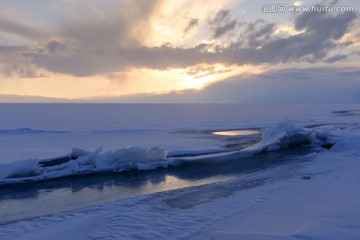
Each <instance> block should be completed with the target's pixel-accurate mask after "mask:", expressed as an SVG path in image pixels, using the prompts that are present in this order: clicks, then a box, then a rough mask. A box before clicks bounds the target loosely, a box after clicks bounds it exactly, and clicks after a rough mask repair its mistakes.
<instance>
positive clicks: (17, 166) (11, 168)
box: [0, 159, 39, 179]
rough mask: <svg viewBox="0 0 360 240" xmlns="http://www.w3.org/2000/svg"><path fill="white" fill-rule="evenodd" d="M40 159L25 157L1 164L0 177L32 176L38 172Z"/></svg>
mask: <svg viewBox="0 0 360 240" xmlns="http://www.w3.org/2000/svg"><path fill="white" fill-rule="evenodd" d="M38 161H39V160H38V159H25V160H20V161H16V162H11V163H5V164H1V165H0V179H5V178H21V177H30V176H35V175H37V174H38V172H37V165H38Z"/></svg>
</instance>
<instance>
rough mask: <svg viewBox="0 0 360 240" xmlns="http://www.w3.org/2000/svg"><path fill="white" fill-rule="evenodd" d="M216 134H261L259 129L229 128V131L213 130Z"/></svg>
mask: <svg viewBox="0 0 360 240" xmlns="http://www.w3.org/2000/svg"><path fill="white" fill-rule="evenodd" d="M212 133H213V134H215V135H221V136H247V135H253V134H259V133H260V131H259V130H246V129H242V130H229V131H220V132H212Z"/></svg>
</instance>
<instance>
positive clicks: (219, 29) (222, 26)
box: [209, 9, 238, 38]
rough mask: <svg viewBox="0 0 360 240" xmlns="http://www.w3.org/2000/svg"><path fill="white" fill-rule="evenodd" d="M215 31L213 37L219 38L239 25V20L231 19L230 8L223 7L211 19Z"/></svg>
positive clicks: (210, 22)
mask: <svg viewBox="0 0 360 240" xmlns="http://www.w3.org/2000/svg"><path fill="white" fill-rule="evenodd" d="M209 24H210V25H211V28H212V31H213V38H219V37H221V36H223V35H225V34H227V33H229V32H231V31H233V30H235V28H236V26H237V25H238V21H237V20H234V19H231V15H230V10H229V9H227V10H225V9H222V10H220V11H219V12H218V13H217V14H216V15H215V17H214V19H212V20H210V21H209Z"/></svg>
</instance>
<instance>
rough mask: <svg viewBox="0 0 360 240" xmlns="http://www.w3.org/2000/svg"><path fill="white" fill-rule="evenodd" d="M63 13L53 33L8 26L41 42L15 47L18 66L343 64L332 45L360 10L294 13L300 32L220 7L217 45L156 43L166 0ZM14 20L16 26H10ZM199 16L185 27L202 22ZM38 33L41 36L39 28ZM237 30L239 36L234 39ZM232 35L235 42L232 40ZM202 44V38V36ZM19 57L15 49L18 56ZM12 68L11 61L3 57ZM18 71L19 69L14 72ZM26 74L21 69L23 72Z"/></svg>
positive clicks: (214, 30)
mask: <svg viewBox="0 0 360 240" xmlns="http://www.w3.org/2000/svg"><path fill="white" fill-rule="evenodd" d="M66 3H67V4H68V5H66V6H65V7H64V6H63V7H64V8H65V9H62V14H60V17H58V18H57V21H56V24H57V25H56V29H55V30H53V31H52V32H49V33H48V35H49V34H50V33H51V34H50V35H51V36H48V35H44V34H41V31H38V32H37V31H35V34H33V33H31V32H29V31H28V30H26V29H27V28H25V27H22V25H16V24H15V22H14V21H13V22H12V23H11V24H13V25H11V24H10V22H11V21H9V20H8V19H7V23H6V24H2V25H1V24H0V31H1V30H2V31H7V32H9V31H10V30H11V29H13V30H12V31H13V32H15V33H16V34H19V35H22V36H23V37H28V38H32V39H33V38H34V39H36V38H39V41H38V45H39V46H37V47H30V46H28V47H26V50H25V49H24V51H20V50H19V49H8V52H7V53H6V54H7V56H9V57H10V58H12V59H13V61H12V64H14V63H15V64H16V65H17V66H20V65H21V66H22V67H20V68H19V67H18V68H17V69H21V68H23V69H25V67H24V66H33V67H35V66H36V67H37V68H39V69H46V70H47V71H50V72H54V73H62V74H69V75H73V76H80V77H81V76H93V75H108V74H110V73H113V72H121V71H126V69H129V68H151V69H159V70H164V69H169V68H187V67H191V66H195V65H198V64H210V65H211V64H216V63H221V64H224V65H244V64H253V65H258V64H277V63H284V62H318V61H325V62H335V61H339V60H342V59H345V58H346V57H345V56H341V57H340V55H338V56H329V52H330V51H331V50H334V49H337V48H339V47H341V46H343V45H341V44H340V43H337V40H339V39H340V38H341V37H342V36H344V35H345V34H346V33H347V32H348V30H349V27H350V26H351V24H352V22H353V20H354V19H355V18H356V14H355V13H351V12H346V13H340V14H336V15H334V14H326V13H301V14H298V15H296V17H295V18H294V27H295V29H296V30H298V31H299V33H298V34H295V35H291V36H279V35H276V34H275V29H276V26H277V25H276V24H275V23H269V22H265V21H262V20H259V21H256V22H253V23H241V22H239V20H237V19H233V18H232V16H231V14H230V10H220V11H218V12H217V13H216V15H215V17H214V18H212V19H211V20H210V21H208V22H207V23H206V22H204V24H208V25H209V29H210V30H211V35H212V38H210V39H209V41H208V42H210V43H201V44H197V45H194V46H192V47H187V48H184V47H182V46H180V45H179V46H171V45H162V46H151V44H149V42H151V41H150V40H151V35H152V30H151V23H152V22H153V19H154V18H155V17H156V16H157V14H159V13H158V12H159V8H161V4H162V1H160V0H157V1H155V0H153V1H148V0H135V1H110V4H108V5H103V4H99V3H98V2H97V1H84V0H81V1H66ZM9 24H10V25H9ZM198 24H199V21H198V19H196V18H192V19H190V20H189V22H188V23H187V25H186V28H185V30H187V31H190V30H191V29H192V28H194V27H195V26H198ZM36 32H37V33H36ZM230 35H231V38H228V36H230ZM229 39H230V40H229ZM194 42H195V41H194ZM11 54H13V55H12V56H11ZM0 63H1V64H2V66H3V71H2V72H3V73H4V72H5V71H4V68H5V67H6V66H8V65H9V63H8V59H6V58H1V57H0ZM14 71H16V70H14ZM19 71H20V70H19Z"/></svg>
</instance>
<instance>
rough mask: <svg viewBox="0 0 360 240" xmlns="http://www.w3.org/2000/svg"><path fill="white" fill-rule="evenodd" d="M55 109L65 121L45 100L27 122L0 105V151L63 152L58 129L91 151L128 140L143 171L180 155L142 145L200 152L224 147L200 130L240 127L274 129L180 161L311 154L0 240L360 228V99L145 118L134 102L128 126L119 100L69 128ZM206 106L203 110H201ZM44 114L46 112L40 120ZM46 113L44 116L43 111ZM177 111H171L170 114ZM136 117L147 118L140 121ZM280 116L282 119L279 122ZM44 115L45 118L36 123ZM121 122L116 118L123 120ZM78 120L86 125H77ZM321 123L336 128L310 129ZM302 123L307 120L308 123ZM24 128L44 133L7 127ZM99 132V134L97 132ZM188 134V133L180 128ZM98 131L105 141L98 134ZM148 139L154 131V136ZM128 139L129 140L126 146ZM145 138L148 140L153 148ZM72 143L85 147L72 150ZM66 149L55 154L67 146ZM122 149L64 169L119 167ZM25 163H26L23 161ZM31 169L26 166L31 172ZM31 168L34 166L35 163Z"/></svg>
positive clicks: (4, 232) (350, 235) (48, 221)
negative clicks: (290, 150)
mask: <svg viewBox="0 0 360 240" xmlns="http://www.w3.org/2000/svg"><path fill="white" fill-rule="evenodd" d="M6 106H8V105H6ZM61 106H62V108H64V109H65V110H64V109H63V113H64V116H67V117H64V119H63V121H59V122H58V124H56V123H54V121H55V122H56V119H57V117H59V115H62V113H59V112H60V111H56V113H54V112H52V111H49V109H47V107H48V106H47V105H46V106H44V107H43V108H42V109H41V108H35V107H34V109H35V110H37V111H38V113H37V114H34V115H31V116H29V118H28V119H26V118H24V117H23V118H21V119H19V117H20V116H21V114H24V112H20V113H19V109H22V108H23V109H25V107H24V106H22V105H21V106H17V107H16V108H17V110H16V108H15V110H14V109H12V108H8V109H4V108H5V107H4V105H3V106H1V107H0V108H1V110H2V112H6V111H7V113H8V114H7V115H6V116H7V117H5V118H1V120H0V122H1V126H2V128H3V131H2V133H1V134H0V139H1V140H2V143H4V144H1V145H2V146H1V149H0V153H1V154H2V155H1V156H2V157H3V156H6V157H9V158H12V155H11V151H10V150H8V149H7V147H10V149H12V150H14V151H15V149H16V148H18V149H19V152H21V154H25V153H26V154H28V153H29V152H30V151H28V148H32V149H36V151H34V152H33V154H34V155H31V156H28V158H35V159H36V160H34V161H33V162H36V163H37V164H38V161H39V160H38V158H44V157H49V156H47V155H46V154H44V155H41V154H40V155H36V154H38V153H40V152H41V151H40V150H41V149H40V147H41V146H43V147H48V149H52V151H51V153H52V154H55V155H52V156H56V154H58V153H60V152H61V151H63V150H64V146H65V144H64V145H61V146H59V147H58V148H57V147H56V144H54V142H52V140H53V139H57V138H59V139H60V140H59V139H57V140H55V143H56V142H57V141H59V142H62V141H63V140H64V139H65V138H63V137H62V136H59V134H60V135H61V134H68V133H58V132H60V131H64V132H72V133H71V134H70V135H68V136H67V138H68V140H69V141H70V143H71V144H72V145H71V146H72V147H81V148H85V149H95V148H91V147H92V146H90V145H91V144H93V145H98V146H100V145H106V144H105V143H109V146H104V148H105V149H106V150H108V149H113V150H114V149H117V148H120V149H123V147H125V146H127V145H133V146H138V147H139V148H136V149H137V150H136V151H140V152H142V153H141V154H142V156H145V158H142V159H140V160H139V161H135V162H136V164H137V163H141V164H140V165H141V166H142V167H144V165H143V164H144V163H146V164H150V165H151V164H155V165H156V166H158V164H159V162H160V163H161V164H164V162H166V164H172V163H173V161H175V162H176V161H179V158H177V159H175V160H174V158H167V157H166V156H164V155H162V153H163V152H161V151H160V150H159V149H158V148H156V151H155V154H150V157H147V155H146V154H147V152H146V151H149V150H141V149H142V148H144V147H145V148H146V149H149V147H159V148H161V149H165V150H167V151H174V150H176V151H184V150H193V151H195V150H200V151H204V149H205V150H209V149H210V150H209V151H213V150H214V149H223V148H224V146H223V144H224V139H219V138H213V137H209V135H207V134H204V135H202V134H200V135H199V134H198V133H199V131H200V132H201V133H203V132H208V131H221V130H227V129H242V128H263V129H265V128H267V127H270V126H273V127H272V128H268V129H265V130H263V134H262V135H263V138H262V140H261V142H259V143H257V144H255V145H252V146H250V147H248V148H245V149H242V150H238V151H235V152H231V153H230V152H225V153H213V154H210V155H208V156H206V157H204V156H195V157H180V163H181V162H184V161H200V162H201V161H218V160H221V161H222V162H221V163H219V164H226V161H227V160H228V159H234V158H237V159H239V160H241V157H243V155H244V154H245V155H247V156H248V154H250V156H251V155H253V154H256V153H258V152H260V151H277V150H278V149H281V148H284V147H288V146H292V145H294V144H310V145H311V146H313V147H314V148H317V149H318V151H316V152H313V153H311V154H308V155H305V156H302V157H300V158H299V159H298V161H291V162H290V163H288V164H282V165H276V166H274V167H273V168H267V169H265V170H262V171H258V172H255V173H253V174H250V175H246V176H243V177H239V178H235V179H230V180H227V181H222V182H216V183H211V184H206V185H200V186H193V187H187V188H181V189H176V190H171V191H165V192H157V193H152V194H147V195H142V196H137V197H133V198H129V199H125V200H121V201H116V202H113V203H107V204H102V205H97V206H92V207H88V208H84V209H78V210H75V211H71V212H65V213H57V214H55V215H52V216H45V217H40V218H35V219H28V220H26V219H24V220H22V221H17V222H14V223H8V224H6V225H2V226H0V239H359V238H360V225H359V224H358V223H359V222H360V191H358V186H359V183H360V175H359V174H358V173H359V172H360V125H359V118H360V116H359V111H358V110H359V109H360V106H359V105H358V106H356V105H351V106H349V105H348V106H344V105H338V106H335V105H316V106H315V105H300V106H296V105H294V106H284V105H283V106H279V105H278V106H251V107H249V106H243V105H242V106H239V105H222V106H220V105H215V106H211V105H196V106H191V105H190V106H189V107H188V108H190V109H191V110H190V109H188V108H187V107H186V106H185V105H181V106H180V107H179V106H177V110H176V111H175V110H174V108H176V107H174V106H171V105H169V106H161V107H159V106H157V108H158V109H157V110H154V109H152V110H151V109H149V107H147V108H146V107H145V108H144V109H147V111H148V113H147V114H145V113H139V112H138V110H139V108H140V107H137V112H136V113H132V117H136V118H134V119H136V121H135V120H133V121H130V122H129V119H122V118H121V114H123V113H121V114H119V113H116V114H115V113H113V110H114V108H116V107H117V106H116V105H110V106H111V107H108V108H109V109H108V110H107V113H108V116H105V115H104V114H102V115H96V114H95V115H93V116H94V118H89V121H86V119H87V117H90V116H87V115H86V114H89V115H90V110H89V112H88V113H85V114H84V115H81V117H80V116H75V117H73V124H71V118H72V117H70V116H73V115H68V112H66V111H70V110H69V109H68V108H66V107H63V105H61ZM100 106H103V105H100ZM204 106H205V107H204ZM127 107H128V108H129V109H131V108H130V107H129V106H127ZM70 108H72V107H70ZM203 108H206V109H205V110H203V112H201V111H200V110H201V109H203ZM34 109H33V110H34ZM39 109H40V110H39ZM66 109H67V110H66ZM129 109H128V110H129ZM135 109H136V108H135ZM58 110H59V109H58ZM164 110H167V113H168V114H169V112H171V111H173V112H171V114H170V115H169V116H168V117H167V118H166V116H167V115H161V114H162V111H164ZM236 110H237V111H236ZM41 111H43V112H42V114H43V115H41V116H39V115H38V114H39V112H41ZM46 111H49V113H48V115H47V116H44V114H45V113H46ZM334 111H337V112H334ZM340 111H343V112H340ZM35 112H36V111H35ZM79 112H81V111H79ZM199 112H200V113H199ZM175 113H176V114H177V115H176V116H174V115H173V114H175ZM142 114H143V115H144V116H143V117H142V118H141V115H142ZM109 115H112V116H111V117H112V118H111V120H109ZM42 116H43V117H42ZM211 116H212V117H211ZM102 117H104V119H102ZM12 118H13V120H12ZM128 118H130V117H128ZM283 118H288V119H286V120H281V119H283ZM41 119H45V120H43V122H41V121H40V120H41ZM121 119H122V120H123V121H120V120H121ZM139 119H142V120H139ZM52 120H54V121H52ZM156 120H159V122H158V123H157V124H158V125H156ZM48 121H49V122H48ZM82 121H84V124H81V122H82ZM100 123H103V124H100ZM326 123H331V124H333V125H325V126H323V125H318V126H316V125H317V124H326ZM339 123H340V124H339ZM76 124H78V125H76ZM310 125H313V126H310ZM303 126H308V128H304V127H303ZM25 127H26V128H30V129H33V130H36V129H37V130H41V131H48V132H47V133H44V132H42V133H39V132H38V133H36V132H32V130H25V132H27V133H24V132H21V131H20V133H19V132H18V131H17V130H15V131H14V129H19V128H25ZM126 129H127V130H132V131H136V132H137V133H138V135H139V136H136V137H135V136H134V135H132V133H129V132H127V133H126V134H123V132H122V134H119V132H117V133H116V134H115V136H116V138H117V139H122V141H124V142H125V143H124V142H122V143H120V144H119V146H118V147H116V148H113V146H115V143H114V142H112V141H113V140H114V139H113V138H112V137H113V136H114V131H113V130H121V131H124V130H126ZM10 130H12V131H13V132H11V131H10ZM155 130H156V131H155ZM29 131H30V132H29ZM97 131H101V133H100V135H98V134H99V132H97ZM104 131H108V132H107V134H103V133H104ZM141 131H143V132H141ZM159 132H161V134H160V135H162V136H166V137H164V138H161V137H160V138H159V139H160V140H159V139H157V137H159V136H160V135H156V134H157V133H159ZM189 132H190V133H192V134H187V133H189ZM84 133H85V135H82V136H81V137H80V138H77V137H76V136H78V135H77V134H79V135H81V134H84ZM90 133H91V134H90ZM101 134H103V135H101ZM154 134H155V135H154ZM86 135H87V136H86ZM39 136H40V137H42V138H44V139H47V140H48V141H47V143H46V144H45V143H44V144H43V145H37V143H36V141H33V142H32V143H28V142H27V141H28V140H29V138H30V139H32V140H34V139H35V140H36V139H38V137H39ZM89 136H94V137H93V139H92V140H91V141H88V142H86V143H85V144H83V143H80V142H81V141H80V142H77V141H78V140H81V139H86V138H87V137H89ZM99 136H102V137H101V138H99ZM140 136H141V137H140ZM151 136H153V141H152V140H151V138H152V137H151ZM7 139H11V140H14V139H16V140H17V142H18V145H17V146H16V145H14V144H15V143H14V142H12V141H10V143H8V142H7ZM126 139H129V143H128V144H126ZM169 141H171V143H169ZM90 142H91V144H90ZM101 142H102V143H101ZM134 142H136V144H133V143H134ZM204 142H205V144H204ZM99 143H100V144H99ZM150 143H154V144H152V145H150ZM77 144H80V145H81V144H83V145H81V146H77ZM87 144H88V145H87ZM171 144H173V145H171ZM3 145H5V146H3ZM170 145H171V146H172V147H170ZM332 145H333V146H332ZM321 146H325V147H327V148H330V147H331V149H330V150H327V149H326V148H322V147H321ZM69 149H71V148H69ZM69 149H68V150H67V151H64V152H62V153H66V152H68V151H69ZM121 151H124V150H120V153H116V152H112V153H104V154H103V153H100V152H96V151H95V152H92V153H90V155H91V154H93V155H92V156H90V155H89V153H86V154H85V155H84V156H83V157H80V158H78V159H77V160H80V162H78V164H77V165H76V166H71V167H70V168H69V169H73V170H74V169H75V170H76V167H79V166H87V167H89V166H91V167H92V168H93V169H94V168H97V166H105V167H109V166H112V167H114V166H115V168H119V166H120V165H119V157H116V156H118V155H117V154H120V155H119V156H121V158H123V157H124V156H129V155H128V153H124V152H122V153H121ZM143 151H145V155H143V153H144V152H143ZM75 152H76V151H75ZM185 152H187V151H185ZM205 152H206V151H205ZM21 154H19V155H18V156H20V155H21ZM101 154H103V155H101ZM95 155H96V156H95ZM114 155H115V157H114ZM130 155H131V154H130ZM89 156H90V157H89ZM154 156H156V157H155V158H154ZM159 156H160V157H159ZM149 159H150V160H149ZM77 160H75V162H76V161H77ZM90 160H91V161H90ZM23 161H26V162H29V160H23ZM2 162H7V163H4V164H3V165H2V166H3V167H4V166H6V167H9V166H10V165H11V164H13V165H16V167H15V168H16V169H17V166H18V164H19V162H18V160H15V158H12V159H11V161H2ZM9 162H11V163H9ZM33 162H31V163H33ZM177 163H179V162H177ZM99 164H100V165H99ZM32 166H33V165H31V164H30V168H32ZM121 166H122V165H121ZM132 166H133V165H132ZM136 166H137V167H138V165H136ZM36 167H38V165H36V166H35V168H36ZM3 169H5V168H3ZM26 169H29V167H26ZM139 169H141V170H146V169H143V168H139ZM117 170H118V169H117ZM35 171H39V169H37V168H36V169H35ZM46 171H47V170H46ZM46 171H45V174H46ZM6 173H8V168H7V170H6V171H5V173H4V171H3V173H2V174H3V175H2V176H3V179H6V178H8V177H9V175H6ZM21 174H23V173H21ZM21 174H20V175H21ZM41 174H44V172H41ZM41 174H40V176H41ZM37 176H38V175H37ZM17 177H19V176H17ZM21 177H24V176H20V178H21ZM25 177H28V176H25Z"/></svg>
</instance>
